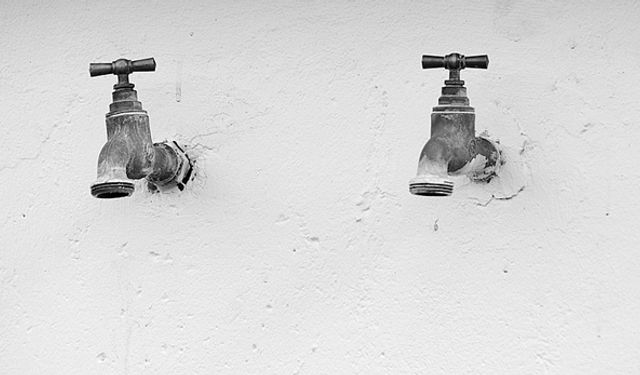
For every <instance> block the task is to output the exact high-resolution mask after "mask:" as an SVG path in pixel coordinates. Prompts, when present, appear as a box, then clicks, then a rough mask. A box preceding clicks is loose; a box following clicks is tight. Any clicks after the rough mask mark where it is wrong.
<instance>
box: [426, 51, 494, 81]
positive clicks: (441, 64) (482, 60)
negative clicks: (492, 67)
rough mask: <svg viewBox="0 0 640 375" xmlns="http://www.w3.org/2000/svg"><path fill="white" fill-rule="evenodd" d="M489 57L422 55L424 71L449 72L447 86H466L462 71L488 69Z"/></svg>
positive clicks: (454, 54)
mask: <svg viewBox="0 0 640 375" xmlns="http://www.w3.org/2000/svg"><path fill="white" fill-rule="evenodd" d="M488 66H489V56H487V55H477V56H464V55H461V54H459V53H457V52H453V53H450V54H448V55H446V56H432V55H422V69H433V68H445V69H447V70H449V80H448V81H446V82H445V83H446V84H457V85H464V81H462V80H460V71H461V70H462V69H465V68H475V69H487V67H488Z"/></svg>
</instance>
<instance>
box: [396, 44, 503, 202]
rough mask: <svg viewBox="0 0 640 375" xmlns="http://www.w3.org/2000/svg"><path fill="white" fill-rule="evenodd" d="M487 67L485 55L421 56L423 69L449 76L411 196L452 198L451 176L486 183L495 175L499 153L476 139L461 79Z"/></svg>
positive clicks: (410, 185) (472, 115)
mask: <svg viewBox="0 0 640 375" xmlns="http://www.w3.org/2000/svg"><path fill="white" fill-rule="evenodd" d="M488 64H489V58H488V57H487V56H486V55H481V56H470V57H465V56H463V55H460V54H458V53H452V54H449V55H447V56H444V57H441V56H429V55H425V56H423V57H422V67H423V68H424V69H431V68H445V69H448V70H449V72H450V74H449V79H448V80H445V86H444V87H442V94H441V96H440V98H439V99H438V105H437V106H435V107H433V112H432V113H431V138H430V139H429V140H428V141H427V143H426V145H425V146H424V148H423V149H422V152H421V154H420V161H419V164H418V175H417V177H416V178H415V179H413V180H412V181H411V182H410V184H409V190H410V192H411V193H412V194H416V195H430V196H446V195H451V193H452V192H453V182H452V181H450V179H449V178H448V176H449V175H450V174H456V173H462V172H464V173H466V174H467V175H468V176H469V177H470V178H472V179H474V180H489V179H490V178H491V177H493V176H494V175H495V172H496V169H497V166H498V165H499V162H498V161H499V157H500V152H499V151H498V149H497V147H496V146H495V144H494V143H493V142H491V141H489V140H486V139H484V138H482V137H476V135H475V133H476V130H475V110H474V109H473V107H471V106H470V105H469V98H468V97H467V89H466V87H464V81H462V80H461V79H460V70H462V69H464V68H479V69H486V68H487V67H488ZM472 161H475V163H472ZM465 167H466V168H465Z"/></svg>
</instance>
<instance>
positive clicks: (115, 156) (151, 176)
mask: <svg viewBox="0 0 640 375" xmlns="http://www.w3.org/2000/svg"><path fill="white" fill-rule="evenodd" d="M118 61H120V60H117V61H116V62H114V63H113V64H114V65H115V64H116V63H117V62H118ZM126 61H128V60H126ZM153 64H154V68H155V62H153ZM101 65H102V64H101ZM92 73H93V71H92ZM105 74H106V73H105ZM123 76H124V77H123ZM118 77H119V82H118V84H116V85H115V86H114V91H113V94H112V97H113V102H112V103H111V105H110V106H109V109H110V111H109V112H108V113H107V114H106V125H107V142H106V143H105V145H104V146H103V147H102V150H101V151H100V155H99V157H98V178H97V180H96V182H95V183H93V184H92V185H91V194H92V195H93V196H95V197H96V198H119V197H126V196H129V195H131V194H133V191H134V190H135V186H134V184H133V181H132V180H139V179H142V178H146V179H147V180H149V182H151V183H153V184H156V185H166V184H171V183H174V184H177V185H178V187H181V186H183V184H184V183H186V180H188V178H189V177H190V173H191V163H190V161H189V159H188V157H187V155H186V154H185V153H184V151H183V150H182V149H180V148H179V147H178V146H177V144H175V142H174V143H173V144H172V143H167V142H163V143H156V144H154V143H153V142H152V141H151V130H150V127H149V116H148V115H147V112H146V111H145V110H143V109H142V104H141V103H140V102H139V101H138V96H137V92H136V90H134V89H133V87H134V85H133V84H131V83H129V82H128V79H127V78H126V75H119V76H118Z"/></svg>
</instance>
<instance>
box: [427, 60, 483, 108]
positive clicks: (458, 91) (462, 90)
mask: <svg viewBox="0 0 640 375" xmlns="http://www.w3.org/2000/svg"><path fill="white" fill-rule="evenodd" d="M449 72H450V75H449V79H448V80H446V81H444V86H443V87H442V95H441V96H440V98H438V106H436V107H434V108H433V111H434V112H442V111H461V112H473V107H471V106H469V98H468V97H467V88H466V87H464V81H463V80H461V79H460V71H459V70H450V71H449Z"/></svg>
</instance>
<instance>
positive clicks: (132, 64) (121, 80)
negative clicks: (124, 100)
mask: <svg viewBox="0 0 640 375" xmlns="http://www.w3.org/2000/svg"><path fill="white" fill-rule="evenodd" d="M155 70H156V61H155V60H154V59H153V57H150V58H148V59H142V60H133V61H132V60H127V59H118V60H116V61H114V62H111V63H91V64H89V75H90V76H91V77H96V76H102V75H105V74H115V75H117V76H118V83H117V84H116V85H115V86H113V88H114V89H119V88H133V84H131V83H129V74H131V73H133V72H153V71H155Z"/></svg>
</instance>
